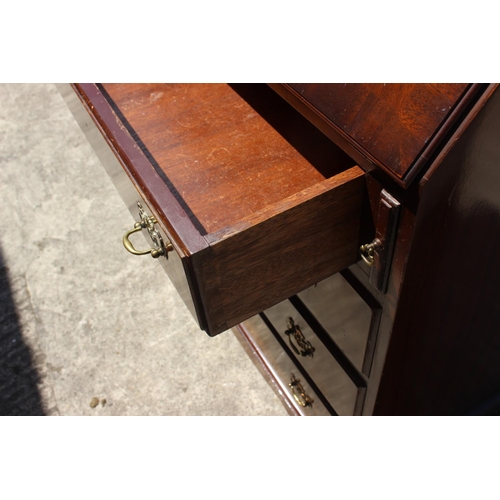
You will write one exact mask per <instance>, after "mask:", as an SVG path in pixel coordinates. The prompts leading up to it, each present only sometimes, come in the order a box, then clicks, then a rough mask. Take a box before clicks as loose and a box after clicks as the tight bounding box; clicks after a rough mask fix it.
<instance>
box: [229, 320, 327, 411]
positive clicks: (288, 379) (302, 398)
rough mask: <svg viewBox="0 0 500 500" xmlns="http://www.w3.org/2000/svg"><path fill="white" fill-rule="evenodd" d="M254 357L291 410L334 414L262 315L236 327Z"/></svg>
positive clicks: (238, 334)
mask: <svg viewBox="0 0 500 500" xmlns="http://www.w3.org/2000/svg"><path fill="white" fill-rule="evenodd" d="M234 330H235V334H236V336H237V338H238V340H240V342H241V343H242V345H243V347H244V348H245V350H246V351H247V352H248V354H249V355H250V357H251V359H252V360H253V361H254V363H255V364H256V365H257V367H258V368H259V369H260V371H261V373H262V374H263V375H264V377H265V378H266V379H267V381H268V382H269V383H270V385H271V387H272V388H273V389H274V390H275V392H276V393H277V394H278V396H279V397H280V398H281V400H282V401H283V402H284V404H285V406H286V408H287V410H288V412H289V413H290V414H292V415H302V416H330V415H331V411H329V410H328V409H327V408H326V406H325V405H324V404H323V403H322V401H321V398H320V397H319V396H318V394H317V393H316V392H315V390H314V389H313V388H312V387H311V385H310V383H309V382H308V379H307V378H306V377H304V375H303V374H302V373H301V372H300V371H299V369H298V367H297V365H296V364H295V363H294V362H293V360H292V359H291V358H290V356H289V355H288V354H287V353H286V351H285V350H284V349H283V347H282V345H281V344H280V342H279V341H278V340H277V339H276V337H275V336H274V334H273V333H272V332H271V330H270V329H269V327H268V325H267V324H266V323H265V321H264V320H263V319H262V317H261V316H260V315H257V316H253V317H252V318H250V319H248V320H247V321H245V322H243V323H242V324H239V325H238V326H237V328H235V329H234Z"/></svg>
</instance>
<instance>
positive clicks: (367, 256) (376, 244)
mask: <svg viewBox="0 0 500 500" xmlns="http://www.w3.org/2000/svg"><path fill="white" fill-rule="evenodd" d="M381 247H382V242H381V241H380V240H379V239H378V238H375V239H374V240H373V241H372V242H371V243H366V244H365V245H361V246H360V247H359V251H360V253H361V258H362V259H363V260H364V261H365V262H366V263H367V264H368V265H369V266H373V264H375V255H374V254H375V250H377V249H379V248H381Z"/></svg>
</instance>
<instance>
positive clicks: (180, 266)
mask: <svg viewBox="0 0 500 500" xmlns="http://www.w3.org/2000/svg"><path fill="white" fill-rule="evenodd" d="M59 91H60V92H61V94H62V96H63V98H64V99H65V101H66V103H67V105H68V107H69V108H70V110H71V112H72V113H73V116H74V117H75V119H76V121H77V122H78V125H79V126H80V128H81V129H82V131H83V133H84V134H85V137H86V138H87V140H88V141H89V144H90V145H91V146H92V149H93V150H94V152H95V153H96V155H97V157H98V158H99V160H100V162H101V164H102V165H103V167H104V169H105V170H106V172H107V174H108V175H109V177H110V178H111V180H112V182H113V184H114V186H115V188H116V190H117V191H118V193H119V194H120V196H121V198H122V199H123V201H124V202H125V204H126V206H127V208H128V210H129V212H130V213H131V215H132V219H131V223H130V228H131V229H132V228H133V226H134V223H135V222H139V221H140V220H141V218H140V215H139V206H138V204H140V205H141V206H142V207H143V209H144V211H145V212H146V213H147V215H150V216H154V217H155V218H156V219H157V220H159V219H160V218H159V216H158V214H157V213H155V212H154V211H153V210H152V209H151V207H150V206H149V204H148V203H147V202H146V201H145V198H144V197H143V196H142V195H141V194H140V193H139V192H138V191H137V189H136V187H135V185H134V183H133V181H132V180H131V178H130V177H129V176H128V175H127V172H126V169H125V168H124V166H123V165H122V163H121V162H120V161H119V159H118V157H117V156H116V155H115V154H114V152H113V151H112V150H111V149H110V147H109V144H108V143H107V141H106V139H105V138H104V136H103V134H102V133H101V131H100V130H99V129H98V128H97V127H96V125H95V124H94V122H93V121H92V120H91V119H90V117H89V114H88V112H87V111H86V109H85V108H84V107H83V106H82V104H81V102H80V100H79V99H78V97H77V96H76V94H75V93H74V91H73V90H72V88H71V87H70V86H60V87H59ZM155 227H156V228H157V229H158V230H159V231H160V234H161V236H162V238H163V240H164V241H165V242H168V241H170V242H171V243H172V244H173V245H174V246H175V245H176V243H175V240H174V239H173V238H172V236H171V235H170V234H169V233H168V232H167V231H166V230H165V228H164V227H162V226H161V225H160V224H156V225H155ZM141 233H142V234H143V236H144V238H145V243H144V244H143V246H144V247H145V248H147V247H148V246H151V244H152V241H151V239H150V237H149V234H148V231H147V230H146V229H143V230H142V231H141ZM134 241H136V240H135V239H134ZM137 246H139V243H138V244H137ZM117 250H119V249H117ZM123 250H124V249H123ZM143 258H150V257H148V256H145V257H143ZM155 261H156V262H154V263H153V262H152V264H153V265H156V266H158V264H160V265H161V266H162V268H163V269H164V270H165V271H166V273H167V275H168V277H169V279H170V280H171V282H172V284H173V285H174V287H175V289H176V290H177V292H178V293H179V295H180V296H181V298H182V300H183V302H184V303H185V305H186V306H187V308H188V309H189V311H190V313H191V314H192V315H193V317H194V318H195V320H197V322H198V324H199V326H200V328H202V329H204V328H205V324H204V316H203V312H202V311H201V307H200V305H199V303H196V304H195V300H194V299H195V298H196V297H197V295H196V291H195V290H194V287H193V286H192V285H190V283H189V280H188V275H189V272H186V266H187V262H186V259H185V258H183V257H182V253H181V252H179V250H178V249H177V248H174V251H171V252H168V259H167V258H158V259H155Z"/></svg>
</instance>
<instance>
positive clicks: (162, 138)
mask: <svg viewBox="0 0 500 500" xmlns="http://www.w3.org/2000/svg"><path fill="white" fill-rule="evenodd" d="M74 90H75V91H76V93H77V95H78V96H79V97H80V99H81V102H82V104H83V105H84V106H85V108H86V110H87V112H88V113H89V115H90V117H91V118H92V121H93V123H94V124H95V126H97V128H98V129H99V130H100V132H101V134H102V135H103V137H104V138H105V140H106V142H107V144H108V146H109V148H110V149H111V150H112V151H113V153H114V155H115V157H116V159H117V160H118V161H119V163H120V164H121V166H122V168H123V176H125V177H126V178H127V179H128V180H129V181H130V183H131V184H132V185H133V186H134V188H135V190H136V191H137V200H139V201H141V203H145V204H146V208H147V209H148V210H149V211H150V212H151V213H152V215H154V216H155V217H156V219H157V221H158V225H159V227H160V230H161V232H162V233H163V234H164V235H165V237H166V238H168V239H169V240H170V241H171V242H172V244H173V247H174V251H175V252H176V254H177V255H178V256H179V257H180V259H177V260H176V259H168V260H167V259H165V258H164V257H160V260H161V261H162V265H163V267H164V268H165V270H166V271H167V274H169V275H171V274H172V275H175V276H178V275H179V272H181V271H182V272H183V273H184V274H185V275H186V281H187V286H188V287H189V290H190V294H189V299H187V300H188V301H193V302H194V307H193V305H192V304H190V309H191V310H192V311H193V310H194V311H196V312H195V316H197V320H198V322H199V324H200V327H201V328H202V329H204V330H206V331H207V333H208V334H209V335H216V334H218V333H221V332H222V331H224V330H227V329H229V328H231V327H233V326H234V325H236V324H238V323H240V322H241V321H243V320H245V319H247V318H249V317H251V316H253V315H254V314H256V313H258V312H260V311H262V310H264V309H266V308H268V307H270V306H272V305H274V304H276V303H278V302H280V301H282V300H284V299H286V298H287V297H289V296H291V295H294V294H296V293H298V292H299V291H301V290H303V289H305V288H307V287H309V286H311V285H313V284H314V283H316V282H318V281H320V280H322V279H324V278H326V277H328V276H330V275H331V274H334V273H336V272H339V271H340V270H342V269H344V268H346V267H348V266H349V265H351V264H353V263H354V262H356V260H357V255H358V245H359V229H360V212H361V201H362V195H363V190H364V179H363V177H364V172H363V171H362V170H361V169H360V168H359V167H357V166H356V165H355V164H354V160H352V159H351V158H350V157H349V156H347V155H346V154H345V153H344V152H343V151H342V150H341V149H339V148H338V147H337V146H335V145H334V144H333V143H331V142H330V141H329V140H328V139H327V138H326V137H325V136H324V135H323V134H322V133H321V132H319V131H318V130H316V129H315V127H313V126H312V125H311V124H310V123H309V122H308V121H307V120H306V119H304V117H302V116H301V115H300V113H298V112H297V111H295V110H293V109H292V108H290V107H289V106H288V105H287V104H286V102H284V101H283V100H282V99H281V98H280V97H279V96H278V95H277V94H275V93H274V92H273V91H272V90H271V89H270V88H269V87H268V86H266V85H233V86H230V85H225V84H220V85H219V84H102V85H96V84H78V85H75V86H74ZM117 187H118V185H117ZM128 203H129V207H132V206H133V202H131V201H130V200H129V202H128ZM176 262H177V264H176ZM179 262H180V264H179ZM175 266H177V268H176V269H174V267H175ZM172 281H173V282H174V285H176V280H174V279H173V280H172ZM176 286H177V285H176ZM181 296H183V298H184V300H185V301H186V298H185V294H184V295H183V294H182V293H181Z"/></svg>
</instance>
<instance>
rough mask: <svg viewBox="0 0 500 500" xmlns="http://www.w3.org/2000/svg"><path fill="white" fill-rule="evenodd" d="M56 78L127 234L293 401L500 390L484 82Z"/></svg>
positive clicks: (410, 400) (490, 117) (432, 406)
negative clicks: (125, 215)
mask: <svg viewBox="0 0 500 500" xmlns="http://www.w3.org/2000/svg"><path fill="white" fill-rule="evenodd" d="M60 90H61V93H62V94H63V96H64V98H65V99H66V102H67V103H68V106H69V107H70V109H71V110H72V112H73V113H74V115H75V118H76V119H77V121H78V123H79V124H80V126H81V128H82V130H83V131H84V132H85V134H86V135H87V138H88V139H89V141H90V143H91V145H92V146H93V147H94V149H95V151H96V153H97V155H98V156H99V158H100V159H101V161H102V163H103V165H104V166H105V168H106V170H107V171H108V173H109V175H110V176H111V178H112V180H113V181H114V183H115V185H116V187H117V189H118V190H119V192H120V194H121V195H122V197H123V199H124V200H125V202H126V204H127V206H128V207H129V210H130V212H131V213H132V215H133V217H134V222H133V223H132V224H131V229H130V231H129V232H127V234H126V235H125V236H124V238H123V242H124V245H125V247H126V248H127V250H129V252H131V253H134V254H139V255H140V254H145V255H149V256H151V257H153V258H154V259H155V260H156V261H157V262H159V263H160V264H161V266H162V268H163V269H164V271H165V272H166V274H167V275H168V277H169V278H170V279H171V281H172V283H173V284H174V286H175V287H176V289H177V291H178V292H179V294H180V295H181V297H182V299H183V301H184V302H185V304H186V306H187V307H188V308H189V310H190V311H191V313H192V315H193V317H194V318H195V319H196V321H197V322H198V324H199V326H200V328H201V329H202V330H205V331H206V332H207V333H208V334H209V335H211V336H214V335H218V334H220V333H222V332H224V331H226V330H228V329H231V328H233V330H234V332H235V334H236V335H237V336H238V338H239V339H240V341H241V343H242V345H243V346H244V347H245V349H246V351H247V352H248V354H249V355H250V356H251V357H252V359H253V360H254V362H255V363H256V365H257V366H258V368H259V369H260V370H261V372H262V374H263V375H264V376H265V377H266V379H267V380H268V381H269V383H270V384H271V386H272V387H273V388H274V389H275V391H276V392H277V393H278V394H279V395H280V397H281V399H282V401H283V402H284V404H285V406H286V407H287V409H288V411H289V413H290V414H297V415H458V414H492V413H494V412H495V411H496V410H495V409H496V407H497V406H500V398H499V396H498V395H499V394H500V300H499V299H500V293H499V287H498V282H499V281H500V167H499V165H500V137H499V136H500V90H498V89H497V85H487V84H269V85H265V84H235V85H225V84H99V85H96V84H75V85H72V86H69V85H68V86H61V87H60ZM136 232H141V233H143V234H144V236H145V238H146V240H147V241H148V244H147V245H145V246H144V247H140V248H139V249H138V248H136V245H137V246H139V245H138V244H137V243H136V241H137V240H135V239H134V238H135V237H134V236H132V235H133V233H136ZM147 258H150V257H147ZM156 265H157V264H156Z"/></svg>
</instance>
